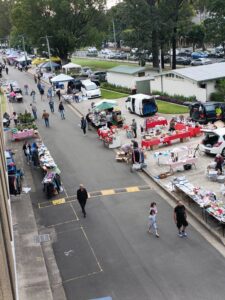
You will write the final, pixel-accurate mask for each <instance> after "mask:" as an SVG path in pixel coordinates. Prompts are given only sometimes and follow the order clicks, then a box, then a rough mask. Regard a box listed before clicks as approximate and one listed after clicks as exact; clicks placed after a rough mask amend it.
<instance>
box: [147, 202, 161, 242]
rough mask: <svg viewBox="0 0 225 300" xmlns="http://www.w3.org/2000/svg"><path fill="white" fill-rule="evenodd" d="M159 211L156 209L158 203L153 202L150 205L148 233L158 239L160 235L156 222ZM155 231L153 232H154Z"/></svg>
mask: <svg viewBox="0 0 225 300" xmlns="http://www.w3.org/2000/svg"><path fill="white" fill-rule="evenodd" d="M157 213H158V210H157V207H156V203H155V202H152V203H151V205H150V211H149V217H148V219H149V227H148V232H149V233H153V234H154V235H155V236H156V237H157V238H159V234H158V226H157V220H156V216H157ZM152 230H153V232H152Z"/></svg>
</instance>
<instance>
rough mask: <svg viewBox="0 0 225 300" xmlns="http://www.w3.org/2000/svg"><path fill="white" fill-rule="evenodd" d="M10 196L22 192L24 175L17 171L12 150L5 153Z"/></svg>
mask: <svg viewBox="0 0 225 300" xmlns="http://www.w3.org/2000/svg"><path fill="white" fill-rule="evenodd" d="M5 158H6V162H7V173H8V183H9V192H10V195H18V194H20V193H21V191H22V178H23V173H22V171H21V170H20V169H17V167H16V163H15V160H14V157H13V153H12V151H11V150H7V151H5Z"/></svg>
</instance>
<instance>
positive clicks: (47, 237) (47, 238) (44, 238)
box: [34, 234, 50, 244]
mask: <svg viewBox="0 0 225 300" xmlns="http://www.w3.org/2000/svg"><path fill="white" fill-rule="evenodd" d="M34 241H35V243H37V244H38V243H44V242H49V241H50V235H49V234H40V235H38V236H35V237H34Z"/></svg>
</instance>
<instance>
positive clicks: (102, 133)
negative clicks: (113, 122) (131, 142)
mask: <svg viewBox="0 0 225 300" xmlns="http://www.w3.org/2000/svg"><path fill="white" fill-rule="evenodd" d="M98 135H99V138H100V139H101V140H102V141H103V143H104V145H105V146H106V147H108V148H110V149H114V148H118V147H120V146H121V139H120V137H119V135H118V131H117V128H116V126H111V127H110V128H108V127H106V126H104V127H101V128H99V129H98Z"/></svg>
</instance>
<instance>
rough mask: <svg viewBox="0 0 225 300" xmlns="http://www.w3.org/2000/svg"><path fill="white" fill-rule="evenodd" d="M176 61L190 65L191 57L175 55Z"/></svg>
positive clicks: (179, 63)
mask: <svg viewBox="0 0 225 300" xmlns="http://www.w3.org/2000/svg"><path fill="white" fill-rule="evenodd" d="M176 62H177V64H178V65H190V63H191V59H190V58H189V57H182V56H177V57H176Z"/></svg>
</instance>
